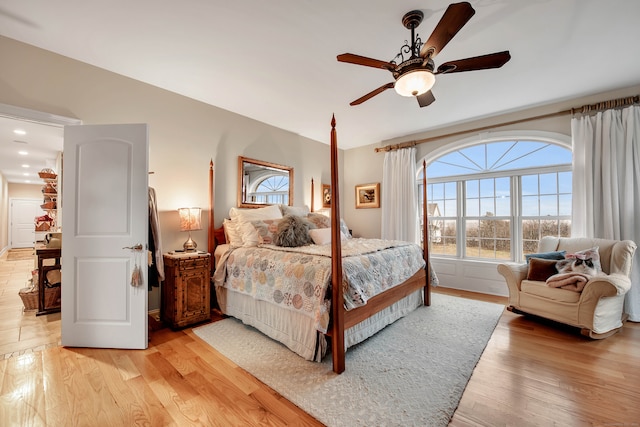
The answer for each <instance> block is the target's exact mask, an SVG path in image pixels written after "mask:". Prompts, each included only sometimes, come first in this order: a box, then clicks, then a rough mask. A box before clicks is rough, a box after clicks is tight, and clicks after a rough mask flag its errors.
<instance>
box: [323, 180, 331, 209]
mask: <svg viewBox="0 0 640 427" xmlns="http://www.w3.org/2000/svg"><path fill="white" fill-rule="evenodd" d="M322 207H323V208H330V207H331V186H330V185H329V184H322Z"/></svg>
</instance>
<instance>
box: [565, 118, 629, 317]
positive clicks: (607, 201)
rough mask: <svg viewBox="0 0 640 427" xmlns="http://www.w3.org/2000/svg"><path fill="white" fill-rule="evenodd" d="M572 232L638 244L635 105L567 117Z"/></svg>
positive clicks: (626, 309)
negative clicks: (570, 170) (570, 168)
mask: <svg viewBox="0 0 640 427" xmlns="http://www.w3.org/2000/svg"><path fill="white" fill-rule="evenodd" d="M571 134H572V140H573V218H572V224H571V229H572V235H573V236H583V237H596V238H604V239H615V240H626V239H629V240H633V241H634V242H635V243H636V244H639V245H640V106H631V107H627V108H624V109H617V110H606V111H604V112H600V113H598V114H596V115H594V116H584V117H577V118H573V119H572V120H571ZM639 257H640V254H639V253H638V252H636V255H635V257H634V260H633V268H632V272H631V283H632V284H631V290H630V291H629V292H628V293H627V295H626V296H625V312H626V313H628V314H629V320H632V321H634V322H640V263H639V261H638V260H639Z"/></svg>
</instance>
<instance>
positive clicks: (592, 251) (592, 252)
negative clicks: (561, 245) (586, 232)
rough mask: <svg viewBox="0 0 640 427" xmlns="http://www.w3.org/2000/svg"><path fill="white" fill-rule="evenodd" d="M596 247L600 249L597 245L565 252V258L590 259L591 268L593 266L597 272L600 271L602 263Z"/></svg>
mask: <svg viewBox="0 0 640 427" xmlns="http://www.w3.org/2000/svg"><path fill="white" fill-rule="evenodd" d="M598 249H600V247H599V246H594V247H593V248H589V249H584V250H582V251H578V252H575V253H572V254H567V255H566V256H565V258H567V259H571V258H578V259H582V260H585V259H591V262H593V268H595V269H596V271H597V272H598V273H602V264H601V263H600V252H599V250H598Z"/></svg>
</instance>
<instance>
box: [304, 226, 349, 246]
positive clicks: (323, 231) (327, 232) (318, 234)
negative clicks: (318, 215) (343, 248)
mask: <svg viewBox="0 0 640 427" xmlns="http://www.w3.org/2000/svg"><path fill="white" fill-rule="evenodd" d="M309 236H311V240H313V243H315V244H316V245H326V244H328V243H331V229H330V228H314V229H312V230H309ZM346 238H347V236H345V235H344V233H343V232H342V231H341V232H340V239H342V240H345V239H346Z"/></svg>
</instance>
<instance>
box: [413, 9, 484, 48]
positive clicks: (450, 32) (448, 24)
mask: <svg viewBox="0 0 640 427" xmlns="http://www.w3.org/2000/svg"><path fill="white" fill-rule="evenodd" d="M475 13H476V11H475V10H474V9H473V7H471V4H469V2H466V1H465V2H461V3H453V4H450V5H449V7H447V10H446V11H445V12H444V15H442V18H440V22H438V25H436V28H435V29H434V30H433V33H431V36H429V40H427V42H426V43H425V44H424V45H422V48H421V49H420V56H421V57H422V58H424V57H426V56H427V54H428V53H429V52H431V58H433V57H435V56H436V55H437V54H438V53H440V51H441V50H442V49H443V48H444V47H445V46H446V45H447V43H449V42H450V41H451V39H452V38H453V36H455V35H456V34H457V33H458V31H460V29H461V28H462V27H464V25H465V24H466V23H467V22H468V21H469V19H471V17H472V16H473V15H474V14H475Z"/></svg>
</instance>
